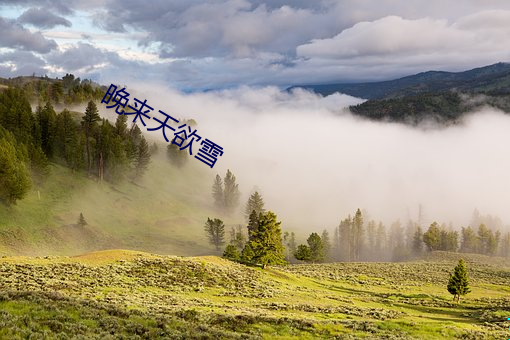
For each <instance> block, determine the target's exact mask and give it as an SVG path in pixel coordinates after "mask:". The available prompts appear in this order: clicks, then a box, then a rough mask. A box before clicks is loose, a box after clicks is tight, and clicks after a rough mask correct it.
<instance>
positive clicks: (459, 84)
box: [289, 63, 510, 99]
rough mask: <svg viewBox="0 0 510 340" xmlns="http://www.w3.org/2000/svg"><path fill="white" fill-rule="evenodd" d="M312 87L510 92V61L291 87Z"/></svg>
mask: <svg viewBox="0 0 510 340" xmlns="http://www.w3.org/2000/svg"><path fill="white" fill-rule="evenodd" d="M293 88H305V89H310V90H313V91H314V92H316V93H320V94H322V95H330V94H332V93H335V92H341V93H345V94H348V95H351V96H354V97H359V98H365V99H386V98H398V97H404V96H410V95H417V94H420V93H436V92H444V91H451V90H456V91H458V92H466V93H484V94H498V95H500V94H508V93H510V63H497V64H494V65H490V66H485V67H480V68H475V69H472V70H469V71H464V72H442V71H428V72H422V73H418V74H415V75H412V76H407V77H403V78H399V79H395V80H388V81H381V82H370V83H351V84H325V85H298V86H293V87H290V88H289V90H290V89H293Z"/></svg>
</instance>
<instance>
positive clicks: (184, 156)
mask: <svg viewBox="0 0 510 340" xmlns="http://www.w3.org/2000/svg"><path fill="white" fill-rule="evenodd" d="M166 155H167V156H168V159H169V160H170V163H172V164H173V165H174V166H176V167H178V168H182V167H183V166H184V165H185V164H186V162H187V161H188V157H189V156H188V151H187V150H181V149H180V148H179V146H178V145H177V144H174V143H170V144H168V146H167V147H166Z"/></svg>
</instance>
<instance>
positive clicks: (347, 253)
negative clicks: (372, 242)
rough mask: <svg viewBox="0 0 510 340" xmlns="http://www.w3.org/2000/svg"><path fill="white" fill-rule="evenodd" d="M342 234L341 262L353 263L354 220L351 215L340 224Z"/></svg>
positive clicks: (339, 228)
mask: <svg viewBox="0 0 510 340" xmlns="http://www.w3.org/2000/svg"><path fill="white" fill-rule="evenodd" d="M338 232H339V234H340V250H341V254H340V260H341V261H352V260H353V258H352V251H351V249H352V218H351V216H350V215H349V216H348V217H347V218H346V219H344V220H343V221H341V222H340V225H339V226H338Z"/></svg>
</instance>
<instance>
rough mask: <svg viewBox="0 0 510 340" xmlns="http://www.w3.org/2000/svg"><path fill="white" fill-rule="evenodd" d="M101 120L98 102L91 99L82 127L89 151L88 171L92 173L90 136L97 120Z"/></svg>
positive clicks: (87, 150)
mask: <svg viewBox="0 0 510 340" xmlns="http://www.w3.org/2000/svg"><path fill="white" fill-rule="evenodd" d="M99 120H100V117H99V111H98V110H97V106H96V104H95V103H94V102H93V101H92V100H91V101H89V102H88V104H87V109H86V110H85V115H84V116H83V119H82V122H81V124H82V127H83V130H84V132H85V148H86V152H87V171H88V173H89V174H90V171H91V169H92V158H91V151H90V148H91V146H90V137H91V135H92V133H93V131H94V128H95V127H96V126H97V122H98V121H99Z"/></svg>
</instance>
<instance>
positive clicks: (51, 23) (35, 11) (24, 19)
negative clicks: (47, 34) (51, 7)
mask: <svg viewBox="0 0 510 340" xmlns="http://www.w3.org/2000/svg"><path fill="white" fill-rule="evenodd" d="M18 21H19V22H20V23H22V24H32V25H34V26H36V27H39V28H53V27H55V26H59V25H61V26H67V27H71V22H70V21H69V20H67V19H66V18H63V17H60V16H58V15H55V14H53V13H51V12H49V11H48V10H47V9H44V8H30V9H28V10H26V11H25V12H24V13H23V14H22V15H21V16H20V17H19V18H18Z"/></svg>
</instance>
